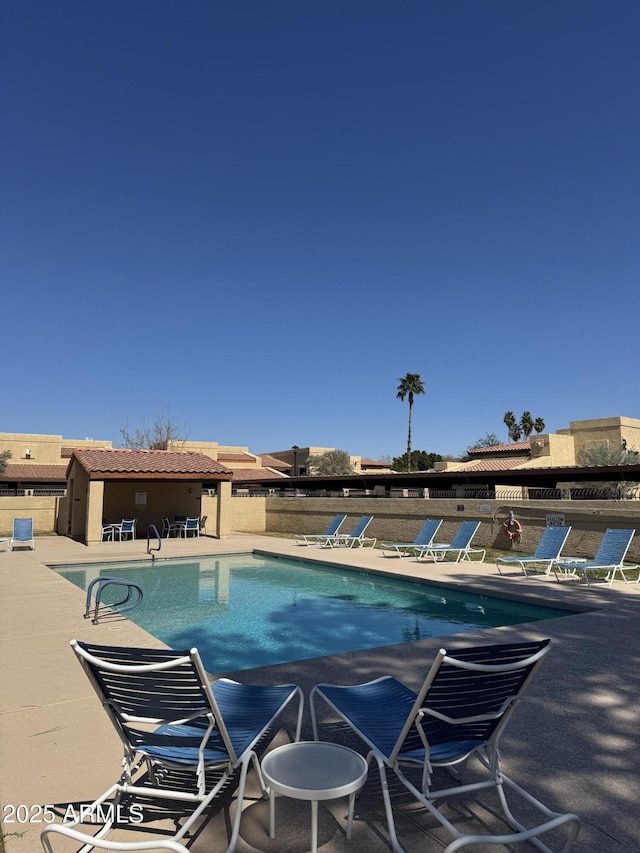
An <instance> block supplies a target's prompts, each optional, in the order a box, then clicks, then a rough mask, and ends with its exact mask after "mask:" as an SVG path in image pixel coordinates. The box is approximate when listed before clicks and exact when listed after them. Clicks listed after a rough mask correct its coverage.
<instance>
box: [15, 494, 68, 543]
mask: <svg viewBox="0 0 640 853" xmlns="http://www.w3.org/2000/svg"><path fill="white" fill-rule="evenodd" d="M63 500H64V498H61V497H33V496H32V495H24V496H20V495H18V496H7V497H3V496H0V537H2V538H5V537H10V536H11V534H12V533H13V519H14V518H32V519H33V529H34V532H35V533H36V534H39V535H42V534H48V533H53V531H54V530H55V525H56V519H57V518H58V513H59V507H60V502H61V501H63Z"/></svg>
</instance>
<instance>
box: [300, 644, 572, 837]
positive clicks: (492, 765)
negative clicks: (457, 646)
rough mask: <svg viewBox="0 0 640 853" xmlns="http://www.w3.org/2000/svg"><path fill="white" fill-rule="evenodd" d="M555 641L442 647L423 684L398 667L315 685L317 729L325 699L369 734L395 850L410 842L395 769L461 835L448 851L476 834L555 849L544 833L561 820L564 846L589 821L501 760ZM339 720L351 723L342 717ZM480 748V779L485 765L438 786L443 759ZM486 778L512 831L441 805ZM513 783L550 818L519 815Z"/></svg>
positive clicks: (452, 762)
mask: <svg viewBox="0 0 640 853" xmlns="http://www.w3.org/2000/svg"><path fill="white" fill-rule="evenodd" d="M550 649H551V641H550V640H542V641H540V642H519V643H513V644H508V645H496V646H481V647H478V648H466V649H461V650H459V651H456V652H452V653H451V654H448V653H447V652H446V651H445V650H444V649H440V651H439V652H438V654H437V655H436V658H435V661H434V663H433V665H432V666H431V669H430V670H429V672H428V674H427V677H426V679H425V681H424V683H423V685H422V687H421V688H420V691H419V692H418V693H415V692H414V691H413V690H411V689H410V688H408V687H406V686H405V685H404V684H402V683H401V682H400V681H398V680H397V679H395V678H393V677H392V676H384V677H383V678H378V679H376V680H375V681H371V682H368V683H366V684H359V685H355V686H348V687H343V686H338V685H334V684H318V685H316V686H315V687H314V688H313V689H312V691H311V694H310V702H311V721H312V725H313V734H314V738H315V739H316V740H317V739H318V732H319V729H318V714H317V710H316V702H317V700H322V702H323V703H326V705H328V706H329V707H330V708H331V709H332V711H333V715H335V714H337V715H338V716H339V717H340V718H341V720H342V721H344V723H346V724H347V726H348V727H349V728H350V729H351V730H352V731H353V732H354V733H355V734H356V735H358V736H359V737H360V738H361V739H362V740H363V741H364V743H365V744H366V746H367V747H368V749H369V754H368V756H367V761H368V762H369V763H372V762H373V761H375V763H376V764H377V766H378V771H379V773H380V781H381V785H382V796H383V800H384V808H385V814H386V818H387V825H388V828H389V836H390V841H391V846H392V849H393V850H394V851H396V853H403V848H402V847H401V845H400V842H399V841H398V837H397V834H396V828H395V822H394V817H393V807H392V802H391V792H390V786H389V783H388V781H387V772H388V771H389V772H390V773H392V774H394V775H395V777H396V778H397V779H398V781H399V782H400V783H401V784H402V785H403V786H404V787H405V788H406V789H407V790H408V791H409V792H410V793H411V794H412V795H413V797H415V799H416V800H418V801H419V802H420V803H421V804H422V805H423V806H424V807H425V808H426V809H427V810H428V811H429V812H430V813H431V814H432V815H433V816H434V817H435V818H436V819H437V820H438V821H439V822H440V823H441V824H442V826H444V827H445V829H446V830H447V831H448V832H450V833H451V835H452V836H453V837H454V841H452V842H451V843H450V844H449V845H448V846H447V847H446V850H445V853H453V851H454V850H459V849H460V848H461V847H463V846H465V845H466V844H471V843H484V844H487V845H488V844H502V845H505V846H506V845H509V844H511V843H515V842H518V841H526V840H529V839H531V840H532V841H533V843H534V844H535V845H536V846H537V847H538V848H539V849H540V850H543V851H546V853H550V848H549V847H547V846H546V844H544V842H543V841H541V839H540V836H542V835H544V834H545V833H547V832H551V831H552V830H557V829H558V828H559V827H566V830H568V832H567V834H568V838H567V841H566V843H565V846H564V847H562V850H563V853H566V851H568V850H569V849H570V847H571V845H572V844H573V841H574V840H575V838H576V836H577V834H578V832H579V830H580V820H579V818H578V817H577V816H576V815H574V814H561V813H559V812H555V811H551V809H549V808H547V806H545V805H543V804H542V803H541V802H540V801H539V800H537V799H535V798H534V797H533V796H532V795H531V794H529V793H528V792H527V791H525V790H524V789H523V788H521V787H520V785H518V784H516V783H515V782H513V781H512V780H511V779H510V778H509V777H508V776H505V774H504V773H503V771H502V769H501V766H500V748H499V747H500V738H501V736H502V733H503V731H504V729H505V726H506V725H507V723H508V722H509V719H510V717H511V714H512V712H513V711H514V710H515V708H516V706H517V704H518V702H519V700H520V698H521V697H522V696H523V694H524V693H525V691H526V689H527V688H528V686H529V683H530V682H531V679H532V678H533V677H534V675H535V673H536V672H537V670H538V668H539V667H540V665H541V664H542V662H543V661H544V659H545V658H546V656H547V654H548V652H549V651H550ZM335 725H336V724H335V723H334V724H333V726H334V728H335ZM339 725H340V728H343V724H342V723H341V724H339ZM519 734H520V736H522V732H520V733H519ZM534 736H535V733H534ZM472 756H473V757H475V758H477V759H478V760H479V763H480V765H481V768H482V769H483V770H482V776H481V778H480V779H478V776H477V774H476V776H475V777H474V779H473V780H472V781H470V782H469V783H467V784H453V785H448V786H447V787H445V788H435V789H434V787H433V785H432V774H433V770H434V768H441V767H442V768H448V769H451V770H452V771H458V770H459V769H460V767H461V762H464V761H466V759H468V758H471V757H472ZM406 768H414V771H415V770H416V769H417V770H418V771H421V780H419V779H418V775H417V774H416V773H415V772H414V773H410V774H405V769H406ZM455 775H456V776H458V775H460V773H459V772H455ZM487 788H489V789H494V790H496V791H497V793H498V797H499V801H500V804H501V806H502V810H503V813H504V817H505V819H506V821H507V823H508V824H509V826H510V828H511V829H513V830H515V831H514V832H513V833H506V834H504V835H502V834H500V835H491V834H489V835H470V834H467V833H463V832H460V831H459V830H458V829H456V827H455V826H454V825H453V823H452V820H453V819H454V818H452V817H451V813H450V812H449V815H448V816H445V814H444V812H443V811H441V810H440V805H441V803H440V802H439V801H443V800H444V801H446V800H448V799H449V798H450V797H454V796H458V795H464V794H469V793H471V792H473V791H480V790H484V789H487ZM507 792H509V793H510V794H511V793H515V794H519V795H520V796H521V797H522V798H523V800H524V802H525V804H526V805H528V806H529V807H531V806H533V807H535V808H536V809H537V810H538V811H539V812H540V813H541V814H542V819H543V822H542V823H539V824H536V825H534V826H531V827H529V828H527V827H526V826H525V825H524V824H523V823H521V822H520V820H518V819H517V818H516V817H515V816H514V815H513V813H512V811H511V807H510V805H509V804H508V802H507V796H506V795H507ZM533 820H534V819H533V818H532V822H533ZM564 834H565V833H564V832H563V835H564Z"/></svg>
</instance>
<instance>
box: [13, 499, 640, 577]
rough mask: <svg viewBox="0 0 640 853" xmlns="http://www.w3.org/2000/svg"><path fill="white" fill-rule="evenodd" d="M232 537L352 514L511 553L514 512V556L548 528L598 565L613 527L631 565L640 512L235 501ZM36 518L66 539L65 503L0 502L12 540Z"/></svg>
mask: <svg viewBox="0 0 640 853" xmlns="http://www.w3.org/2000/svg"><path fill="white" fill-rule="evenodd" d="M225 505H226V506H227V507H228V511H227V510H225V525H224V526H225V530H227V529H228V530H229V531H230V532H231V531H236V532H240V533H265V532H267V533H273V534H276V535H277V534H284V535H288V536H292V535H293V534H294V533H320V532H322V531H323V530H324V529H325V528H326V527H327V525H328V524H329V522H330V521H331V519H332V518H333V516H334V515H335V514H336V513H338V512H340V513H346V514H347V519H346V521H345V523H344V526H343V529H344V531H345V532H347V533H348V532H349V530H350V529H351V528H352V527H353V525H354V524H355V523H356V521H357V520H358V518H359V517H360V516H361V515H372V516H373V521H372V522H371V524H370V526H369V528H368V530H367V533H368V534H369V535H370V536H375V537H376V538H377V540H378V542H411V541H412V540H413V539H414V537H415V535H416V533H417V532H418V530H419V529H420V527H421V526H422V523H423V522H424V520H425V519H426V518H442V519H443V523H442V527H441V528H440V530H439V532H438V536H437V539H438V541H439V542H449V541H451V538H452V536H453V534H454V533H455V531H456V529H457V527H458V524H459V523H460V522H461V521H464V520H465V519H477V520H479V521H481V522H482V524H481V525H480V529H479V530H478V533H477V534H476V536H475V538H474V544H476V545H478V546H480V547H482V548H499V549H510V548H511V542H510V540H509V538H508V537H507V536H506V534H505V533H504V531H503V529H502V521H503V520H504V519H505V518H506V517H507V516H508V514H509V510H513V512H514V514H515V517H516V518H517V520H518V521H519V522H520V524H521V525H522V540H521V542H519V543H514V545H513V550H514V551H517V552H520V553H523V554H531V553H533V551H534V550H535V547H536V545H537V543H538V540H539V539H540V536H541V535H542V531H543V529H544V528H545V527H546V526H547V524H548V523H549V522H551V523H555V524H565V525H569V526H570V527H571V533H570V534H569V538H568V540H567V544H566V545H565V547H564V549H563V553H564V554H567V555H571V556H574V557H593V555H594V554H595V552H596V550H597V548H598V545H599V544H600V540H601V538H602V534H603V533H604V531H605V530H606V528H607V527H626V528H634V529H636V530H637V531H638V532H637V534H636V536H635V537H634V540H633V542H632V543H631V547H630V549H629V552H628V554H627V560H626V562H628V563H640V506H639V502H638V501H637V500H635V501H594V500H588V501H576V500H556V501H547V500H544V501H542V500H522V501H511V502H510V503H505V502H504V501H501V500H499V499H496V500H482V499H480V500H478V499H468V498H460V499H451V498H446V499H445V498H441V499H440V498H429V499H426V500H425V499H424V498H371V497H368V498H367V497H364V498H355V497H354V498H344V497H334V498H281V497H251V498H250V497H229V498H227V499H226V500H225ZM202 512H203V514H208V515H209V520H210V522H213V523H212V524H210V523H208V524H207V528H208V532H209V533H212V532H215V529H216V525H215V519H216V513H217V498H213V497H209V498H206V499H205V496H203V500H202ZM25 516H26V517H31V518H33V526H34V530H35V533H36V535H46V534H49V535H53V534H55V533H56V532H58V533H60V534H64V533H65V532H66V499H65V498H61V497H40V496H37V497H36V496H33V495H25V496H16V497H0V535H3V536H11V530H12V526H13V519H14V518H18V517H25Z"/></svg>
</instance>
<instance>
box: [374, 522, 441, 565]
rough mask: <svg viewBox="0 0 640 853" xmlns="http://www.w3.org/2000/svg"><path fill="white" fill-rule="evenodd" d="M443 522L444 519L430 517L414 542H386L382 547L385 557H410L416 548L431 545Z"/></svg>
mask: <svg viewBox="0 0 640 853" xmlns="http://www.w3.org/2000/svg"><path fill="white" fill-rule="evenodd" d="M441 524H442V519H441V518H438V519H433V518H428V519H427V520H426V521H425V523H424V524H423V525H422V527H421V528H420V530H419V532H418V534H417V536H416V538H415V539H414V540H413V542H384V543H383V544H382V545H381V546H380V547H381V549H382V553H383V554H384V556H385V557H408V556H410V555H411V554H413V553H414V551H415V549H416V548H419V547H424V546H426V545H431V544H432V543H433V537H434V536H435V535H436V533H437V532H438V530H439V529H440V525H441Z"/></svg>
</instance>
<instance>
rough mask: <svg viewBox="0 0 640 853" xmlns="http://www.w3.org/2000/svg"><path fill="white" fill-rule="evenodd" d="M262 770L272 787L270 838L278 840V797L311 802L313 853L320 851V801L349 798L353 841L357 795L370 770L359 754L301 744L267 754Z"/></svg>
mask: <svg viewBox="0 0 640 853" xmlns="http://www.w3.org/2000/svg"><path fill="white" fill-rule="evenodd" d="M261 767H262V773H263V775H264V778H265V781H266V782H267V785H268V787H269V837H270V838H275V794H282V795H284V796H285V797H291V798H292V799H294V800H309V801H310V802H311V853H316V851H317V849H318V801H319V800H336V799H338V797H346V796H348V797H349V813H348V819H347V838H351V825H352V823H353V807H354V803H355V796H356V792H357V791H359V790H360V788H362V786H363V785H364V783H365V780H366V778H367V772H368V769H369V768H368V765H367V762H366V761H365V759H364V758H363V757H362V756H361V755H360V754H359V753H357V752H355V751H354V750H353V749H349V748H348V747H346V746H340V745H339V744H336V743H326V742H324V741H300V742H298V743H287V744H285V745H284V746H279V747H276V749H274V750H272V751H271V752H268V753H267V754H266V755H265V757H264V758H263V759H262V764H261Z"/></svg>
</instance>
